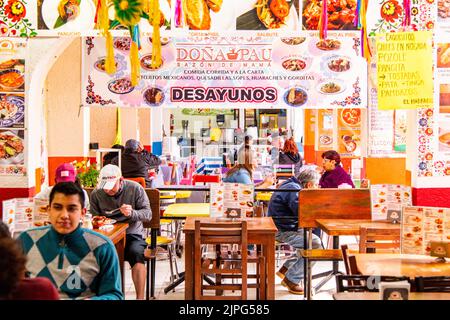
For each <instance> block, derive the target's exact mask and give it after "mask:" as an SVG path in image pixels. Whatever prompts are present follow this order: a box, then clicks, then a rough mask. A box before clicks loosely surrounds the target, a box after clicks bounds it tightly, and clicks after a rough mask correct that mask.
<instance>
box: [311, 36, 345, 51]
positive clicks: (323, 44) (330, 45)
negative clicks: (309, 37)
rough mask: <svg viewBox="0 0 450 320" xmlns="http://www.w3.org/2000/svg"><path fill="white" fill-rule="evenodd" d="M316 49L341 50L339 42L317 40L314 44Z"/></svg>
mask: <svg viewBox="0 0 450 320" xmlns="http://www.w3.org/2000/svg"><path fill="white" fill-rule="evenodd" d="M316 47H317V49H320V50H323V51H332V50H339V49H340V48H341V42H340V41H339V40H334V39H325V40H319V41H318V42H317V43H316Z"/></svg>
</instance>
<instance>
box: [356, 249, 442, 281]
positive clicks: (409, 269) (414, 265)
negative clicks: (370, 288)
mask: <svg viewBox="0 0 450 320" xmlns="http://www.w3.org/2000/svg"><path fill="white" fill-rule="evenodd" d="M355 257H356V266H357V267H358V270H359V271H360V272H361V273H362V274H364V275H369V276H370V275H377V276H393V277H409V278H411V279H414V278H415V277H438V276H448V275H449V274H450V261H447V262H437V261H436V257H430V256H425V255H413V254H396V253H390V254H378V253H359V254H355Z"/></svg>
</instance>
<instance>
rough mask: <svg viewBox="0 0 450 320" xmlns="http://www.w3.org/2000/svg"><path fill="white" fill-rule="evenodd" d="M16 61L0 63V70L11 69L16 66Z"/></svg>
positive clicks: (10, 60)
mask: <svg viewBox="0 0 450 320" xmlns="http://www.w3.org/2000/svg"><path fill="white" fill-rule="evenodd" d="M17 61H18V60H17V59H9V60H4V61H2V62H0V70H5V69H11V68H13V67H14V66H15V65H16V63H17Z"/></svg>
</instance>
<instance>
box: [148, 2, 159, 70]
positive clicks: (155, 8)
mask: <svg viewBox="0 0 450 320" xmlns="http://www.w3.org/2000/svg"><path fill="white" fill-rule="evenodd" d="M151 1H152V3H151V9H152V10H151V11H152V12H151V19H150V20H151V22H152V25H153V36H152V68H153V69H157V68H159V67H160V66H161V64H162V57H161V34H160V24H159V22H160V19H161V11H160V10H159V0H151ZM149 17H150V14H149Z"/></svg>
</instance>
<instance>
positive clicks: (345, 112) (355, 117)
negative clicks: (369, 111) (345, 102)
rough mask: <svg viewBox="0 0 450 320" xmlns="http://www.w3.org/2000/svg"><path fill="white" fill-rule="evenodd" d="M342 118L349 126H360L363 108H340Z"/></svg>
mask: <svg viewBox="0 0 450 320" xmlns="http://www.w3.org/2000/svg"><path fill="white" fill-rule="evenodd" d="M340 114H341V120H342V122H343V123H344V124H346V125H348V126H352V127H353V126H358V125H359V124H360V123H361V109H358V108H344V109H342V110H340Z"/></svg>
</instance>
